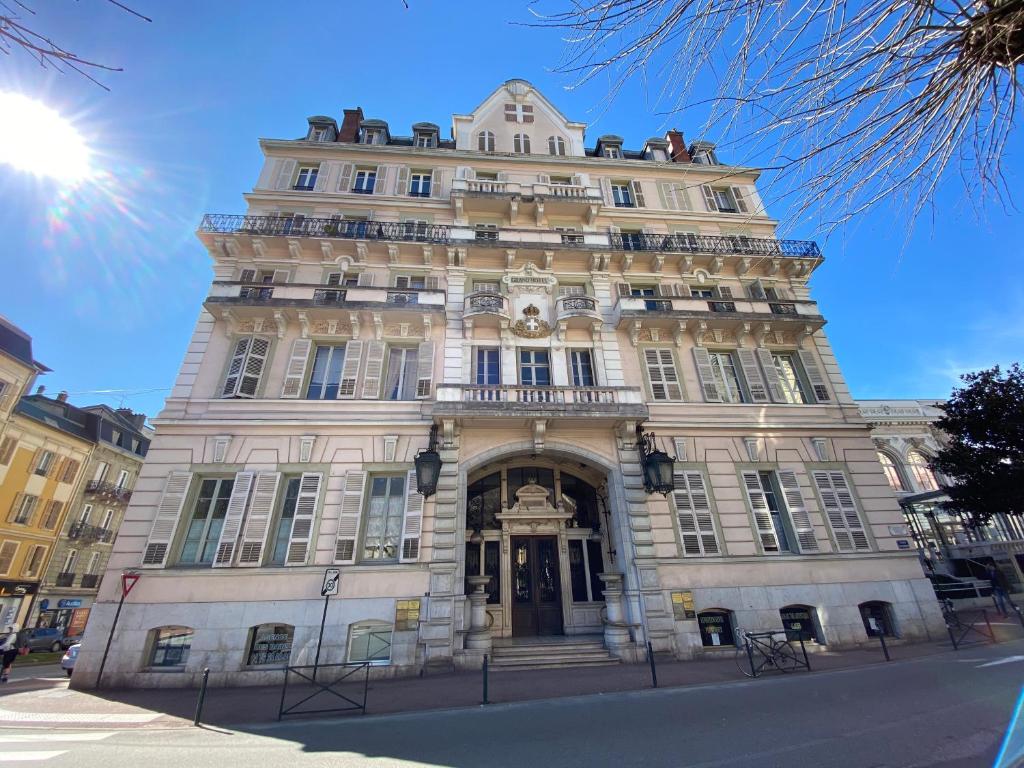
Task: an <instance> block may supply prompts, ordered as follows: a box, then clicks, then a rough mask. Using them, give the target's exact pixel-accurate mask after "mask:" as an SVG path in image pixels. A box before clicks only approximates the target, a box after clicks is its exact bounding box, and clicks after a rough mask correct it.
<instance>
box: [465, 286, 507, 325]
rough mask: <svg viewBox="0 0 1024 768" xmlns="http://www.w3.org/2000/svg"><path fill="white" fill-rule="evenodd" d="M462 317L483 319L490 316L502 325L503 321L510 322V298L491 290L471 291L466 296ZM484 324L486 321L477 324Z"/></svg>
mask: <svg viewBox="0 0 1024 768" xmlns="http://www.w3.org/2000/svg"><path fill="white" fill-rule="evenodd" d="M462 317H463V319H466V320H469V319H471V318H478V319H479V320H483V321H486V320H487V319H488V318H490V319H492V320H494V321H495V324H497V325H500V324H501V322H502V321H505V322H508V320H509V309H508V298H507V297H505V296H502V295H501V294H500V293H491V292H490V291H476V292H475V293H471V294H469V295H468V296H466V300H465V304H464V306H463V310H462ZM484 324H485V323H477V325H484Z"/></svg>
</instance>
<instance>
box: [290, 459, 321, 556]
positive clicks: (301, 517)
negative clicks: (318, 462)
mask: <svg viewBox="0 0 1024 768" xmlns="http://www.w3.org/2000/svg"><path fill="white" fill-rule="evenodd" d="M321 479H322V475H320V473H319V472H304V473H303V475H302V477H301V478H300V479H299V495H298V498H297V499H296V500H295V515H294V517H293V518H292V532H291V535H290V536H289V537H288V554H287V556H286V557H285V561H284V564H285V565H305V564H306V559H307V558H308V557H309V545H310V544H311V543H312V541H313V520H314V519H315V517H316V502H317V499H318V498H319V496H320V482H321Z"/></svg>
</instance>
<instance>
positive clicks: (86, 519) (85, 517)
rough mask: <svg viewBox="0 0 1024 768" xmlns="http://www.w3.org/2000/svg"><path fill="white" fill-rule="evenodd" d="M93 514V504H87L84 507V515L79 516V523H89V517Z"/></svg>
mask: <svg viewBox="0 0 1024 768" xmlns="http://www.w3.org/2000/svg"><path fill="white" fill-rule="evenodd" d="M91 514H92V504H86V505H85V506H84V507H82V514H80V515H79V516H78V522H80V523H88V522H89V515H91Z"/></svg>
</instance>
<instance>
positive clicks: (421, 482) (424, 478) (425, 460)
mask: <svg viewBox="0 0 1024 768" xmlns="http://www.w3.org/2000/svg"><path fill="white" fill-rule="evenodd" d="M413 462H414V463H415V464H416V489H417V490H418V491H419V492H420V493H421V494H423V498H425V499H426V498H430V497H431V496H433V495H434V494H435V493H437V479H438V477H440V476H441V463H442V462H441V455H440V454H439V453H438V452H437V424H434V425H433V426H432V427H431V428H430V445H429V446H428V447H427V450H425V451H420V452H419V453H417V454H416V457H415V458H414V459H413Z"/></svg>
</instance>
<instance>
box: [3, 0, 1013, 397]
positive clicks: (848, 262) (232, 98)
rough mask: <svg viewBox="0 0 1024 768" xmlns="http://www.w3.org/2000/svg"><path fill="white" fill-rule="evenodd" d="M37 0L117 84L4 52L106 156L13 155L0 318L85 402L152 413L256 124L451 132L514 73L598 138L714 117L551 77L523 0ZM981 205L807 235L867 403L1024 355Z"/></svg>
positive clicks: (851, 374) (940, 206) (244, 181)
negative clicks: (31, 159) (331, 123)
mask: <svg viewBox="0 0 1024 768" xmlns="http://www.w3.org/2000/svg"><path fill="white" fill-rule="evenodd" d="M36 5H37V6H38V8H37V10H38V15H37V21H36V23H37V25H38V27H39V28H40V29H44V30H45V31H46V32H47V33H48V34H50V35H51V36H53V37H54V38H55V39H56V40H58V41H59V42H61V43H63V44H64V45H65V47H67V48H69V49H71V50H74V51H75V52H76V53H79V54H81V55H83V56H84V57H86V58H92V59H96V60H99V61H102V62H104V63H109V64H113V65H118V66H122V67H124V71H123V72H121V73H109V74H105V75H101V79H102V81H103V82H104V83H106V84H107V85H108V86H109V87H110V88H111V90H110V92H107V91H104V90H102V89H100V88H98V87H97V86H95V85H93V84H91V83H89V82H88V81H86V80H85V79H83V78H81V77H79V76H77V75H74V74H64V75H60V74H56V73H54V72H52V71H50V70H44V69H41V68H40V67H39V66H38V65H36V64H34V63H32V62H31V61H30V60H28V59H27V58H26V57H24V56H9V57H7V56H5V57H2V58H3V60H2V61H0V90H6V91H19V92H22V93H25V94H27V95H29V96H32V97H33V98H37V99H40V100H42V101H44V102H46V103H47V104H49V105H50V106H52V107H54V108H56V109H57V110H59V111H60V112H61V113H62V114H67V115H70V116H72V118H73V120H74V122H75V124H76V125H77V126H78V127H79V129H80V130H81V131H82V132H83V133H84V134H85V135H86V136H87V138H88V140H89V142H90V144H91V145H92V146H94V147H95V148H96V151H97V154H98V163H99V165H100V166H101V168H102V169H103V171H104V175H103V178H102V179H101V180H100V182H99V183H98V184H93V185H89V186H88V187H86V188H79V189H77V190H73V191H70V192H68V191H67V190H61V189H60V188H59V187H58V186H56V185H55V184H54V183H52V182H45V181H40V180H38V179H36V178H34V177H32V176H29V175H26V174H24V173H23V172H20V171H15V170H14V169H13V168H11V167H10V166H7V165H2V164H0V200H2V201H3V204H2V206H0V231H2V233H3V243H2V246H0V258H2V259H3V260H4V261H5V262H6V265H5V266H6V268H5V270H4V273H5V274H6V275H7V278H8V286H7V290H6V291H5V293H4V299H3V303H2V305H0V306H2V308H0V312H2V313H3V314H4V315H6V316H7V317H8V318H10V319H11V320H12V321H13V322H15V323H17V324H18V325H20V326H21V327H22V328H24V329H25V330H26V331H28V332H29V333H30V334H31V335H32V336H33V338H34V343H35V351H36V355H37V357H38V358H39V359H40V360H41V361H43V362H44V363H46V364H47V365H48V366H49V367H51V368H52V369H53V373H51V374H48V375H46V376H45V377H43V378H42V379H41V382H42V383H45V384H46V386H47V391H48V392H49V393H51V394H52V393H56V392H57V391H59V390H61V389H66V390H68V391H69V392H71V393H72V400H73V402H76V403H78V404H80V405H81V404H87V403H91V402H96V401H106V402H110V403H113V404H115V405H117V404H121V403H122V402H123V403H124V404H125V405H127V406H129V407H132V408H135V409H136V410H142V411H145V412H146V413H148V414H149V415H151V416H153V415H156V413H157V412H158V411H159V410H160V408H161V406H162V403H163V398H164V397H165V396H166V393H167V391H168V390H169V388H170V386H171V384H172V383H173V380H174V376H175V373H176V371H177V368H178V366H179V364H180V362H181V357H182V355H183V353H184V350H185V347H186V346H187V343H188V338H189V336H190V334H191V332H192V326H193V324H194V322H195V318H196V315H197V312H198V310H199V306H200V303H201V301H202V299H203V297H204V296H205V293H206V289H207V288H208V286H209V281H210V277H211V272H210V263H209V257H208V255H207V253H206V251H205V249H204V248H203V247H202V246H201V245H200V243H199V241H198V240H197V239H196V238H195V236H194V230H195V228H196V226H197V225H198V223H199V221H200V218H201V217H202V214H203V213H205V212H222V213H237V212H242V211H243V210H244V207H243V201H242V193H243V192H244V191H246V190H247V189H250V188H251V187H252V185H253V183H254V181H255V178H256V175H257V173H258V171H259V167H260V162H261V161H260V153H259V148H258V145H257V139H258V138H259V137H274V138H294V137H297V136H299V135H300V134H302V133H303V131H304V130H305V118H306V117H307V116H308V115H312V114H328V115H334V116H336V117H338V118H340V116H341V110H342V109H343V108H345V107H353V106H356V105H359V106H362V108H363V110H364V112H365V113H366V115H367V116H368V117H380V118H383V119H385V120H387V121H388V122H389V123H390V125H391V126H392V130H393V131H395V132H396V133H408V132H409V126H411V125H412V123H414V122H417V121H420V120H429V121H432V122H436V123H438V124H439V125H441V126H442V130H443V131H447V130H448V127H449V126H450V125H451V114H452V113H453V112H460V113H464V112H468V111H469V110H471V109H472V108H473V107H475V106H476V105H477V104H478V103H479V102H480V101H481V100H482V99H483V98H484V97H485V96H486V95H487V94H488V93H489V92H490V91H491V90H492V89H493V88H494V87H496V86H497V85H498V84H500V83H501V82H503V81H505V80H507V79H509V78H511V77H522V78H525V79H527V80H530V81H531V82H532V83H533V84H534V85H535V86H537V87H538V88H540V89H541V90H542V91H543V92H544V93H545V94H546V95H547V96H548V97H549V98H550V99H552V100H553V101H554V102H555V104H556V105H558V106H559V107H560V108H561V109H562V111H563V112H565V113H566V114H567V115H568V116H569V117H570V118H572V119H576V120H581V121H586V122H588V123H591V127H590V128H588V133H587V135H588V140H589V142H590V143H593V141H594V139H596V137H597V136H599V135H600V134H602V133H617V134H620V135H622V136H624V137H625V139H626V145H627V146H632V147H639V146H640V145H641V144H642V142H643V140H644V139H645V138H646V137H647V136H650V135H657V134H659V133H661V132H662V131H663V130H664V129H665V128H666V127H677V128H679V129H680V130H682V131H683V132H684V133H686V135H687V137H688V138H696V137H695V136H694V134H693V131H694V129H695V128H696V126H697V125H699V124H700V123H701V120H700V117H701V116H698V115H696V114H695V115H692V116H690V115H687V114H681V115H676V116H673V117H671V118H669V119H667V120H666V118H665V117H664V116H662V115H659V114H658V113H657V109H656V107H655V106H653V105H652V104H651V100H650V99H649V98H648V97H647V95H646V94H645V92H644V90H643V87H642V85H641V84H639V83H638V84H635V85H633V86H630V87H628V88H626V89H625V90H624V91H623V92H622V94H621V95H620V96H619V97H618V98H617V100H616V101H615V102H614V103H613V104H611V105H610V106H608V105H606V104H605V103H604V94H603V92H602V91H603V90H604V89H603V88H602V83H601V82H595V83H593V84H590V85H588V86H586V87H584V88H582V89H580V90H576V91H566V90H565V86H567V85H568V84H569V81H568V80H567V79H566V78H565V77H564V76H560V75H556V74H553V73H552V72H551V70H552V68H553V67H554V66H555V65H556V64H557V62H558V60H559V57H560V55H561V52H562V45H563V44H562V42H561V40H560V39H559V36H558V35H557V34H556V33H554V32H552V31H549V30H540V29H535V28H527V27H522V26H517V25H514V24H511V23H510V22H512V21H529V20H530V16H529V14H528V11H527V10H526V4H525V2H524V3H518V2H516V3H513V2H505V3H480V2H444V3H441V2H431V1H430V0H409V5H410V8H409V9H406V8H405V7H404V5H403V3H402V1H401V0H377V2H374V3H321V4H315V5H314V4H304V3H280V2H273V3H270V2H267V3H263V2H245V3H243V2H240V1H239V2H216V3H210V2H205V3H198V2H177V3H173V4H172V3H162V2H156V1H155V0H132V2H131V3H130V5H131V6H132V7H133V8H135V9H136V10H138V11H140V12H141V13H144V14H146V15H148V16H151V17H152V18H153V23H151V24H150V23H145V22H142V21H138V20H136V19H134V18H133V17H131V16H129V15H127V14H124V13H122V12H120V11H117V10H116V9H115V8H114V7H113V6H111V5H109V4H108V3H106V2H104V1H103V0H81V2H78V3H75V4H61V12H60V14H59V15H58V14H56V13H55V12H54V11H53V10H51V8H48V7H46V5H47V4H45V3H42V2H40V3H36ZM549 7H550V6H549ZM708 138H710V139H712V140H714V139H715V137H708ZM1021 145H1022V142H1021V139H1020V135H1018V136H1017V137H1015V138H1014V140H1013V141H1012V142H1011V145H1010V147H1009V153H1010V156H1009V158H1008V160H1007V164H1006V171H1007V174H1008V186H1009V187H1010V188H1013V187H1014V186H1019V185H1020V179H1021V176H1022V171H1024V160H1022V158H1021V156H1020V152H1021ZM724 159H725V160H734V161H735V160H742V159H743V158H735V157H729V158H724ZM978 207H979V205H978V202H977V201H965V200H964V199H963V195H962V192H961V189H960V188H959V187H958V186H957V180H956V179H955V178H951V179H950V183H948V184H947V185H946V187H945V188H944V189H943V190H942V191H941V193H940V196H939V198H938V200H937V205H936V208H935V210H934V211H933V212H932V213H931V214H930V215H929V217H928V218H922V219H921V220H920V221H919V222H918V224H917V225H916V227H915V228H914V230H913V231H912V232H909V233H908V231H907V226H906V224H905V218H904V217H903V216H902V215H901V214H900V213H899V212H898V211H897V210H894V209H881V210H877V211H875V212H874V213H873V214H870V215H868V216H866V217H863V218H862V219H861V220H860V221H859V222H858V223H857V225H856V226H854V227H851V228H849V229H848V230H847V231H846V232H843V233H839V234H836V235H833V236H832V237H831V238H829V239H828V240H827V241H823V240H822V238H821V237H820V234H819V233H817V232H815V231H814V230H813V228H810V227H798V228H797V230H796V231H795V233H794V236H797V237H801V238H805V239H817V240H819V241H820V242H821V243H822V245H823V247H824V249H825V255H826V262H825V264H824V265H823V266H822V267H821V268H819V270H818V271H817V273H816V274H815V275H814V278H813V282H812V287H813V293H814V295H815V297H816V298H817V299H818V301H819V303H820V305H821V307H822V310H823V313H824V314H825V316H826V318H827V319H828V321H829V324H828V326H827V329H826V330H827V332H828V334H829V337H830V339H831V341H832V344H833V346H834V347H835V350H836V353H837V355H838V358H839V362H840V364H841V366H842V368H843V371H844V373H845V375H846V378H847V380H848V382H849V384H850V386H851V389H852V390H853V393H854V395H855V396H856V397H861V398H871V397H943V396H945V395H947V394H948V393H949V390H950V388H951V386H952V385H953V384H954V383H955V382H956V376H957V375H958V374H959V373H961V372H963V371H967V370H973V369H977V368H980V367H985V366H989V365H992V364H994V363H1001V364H1005V363H1007V362H1009V361H1012V360H1015V359H1021V357H1024V355H1022V354H1021V352H1022V350H1024V283H1022V281H1021V280H1020V276H1021V271H1022V270H1021V267H1020V263H1021V257H1022V255H1024V253H1022V251H1024V245H1022V243H1024V237H1022V235H1024V227H1022V225H1021V217H1020V215H1019V214H1017V213H1016V212H1015V211H1004V210H1002V209H1000V208H998V207H996V206H994V205H990V206H984V208H987V210H982V211H980V212H979V211H978V210H976V209H977V208H978ZM771 213H772V214H773V215H775V216H777V217H778V218H785V217H786V211H785V210H783V209H774V210H772V211H771ZM107 390H119V391H123V392H122V393H118V394H101V392H103V391H107Z"/></svg>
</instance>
